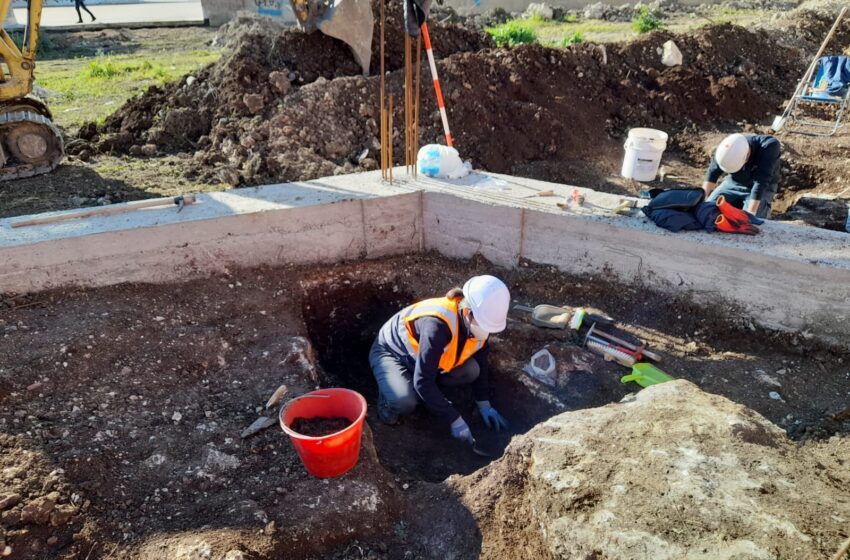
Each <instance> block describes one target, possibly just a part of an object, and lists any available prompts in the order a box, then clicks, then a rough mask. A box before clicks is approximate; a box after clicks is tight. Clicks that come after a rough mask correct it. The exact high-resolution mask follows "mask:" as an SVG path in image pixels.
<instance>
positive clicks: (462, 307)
mask: <svg viewBox="0 0 850 560" xmlns="http://www.w3.org/2000/svg"><path fill="white" fill-rule="evenodd" d="M509 307H510V293H509V292H508V288H507V286H505V284H504V283H503V282H502V281H501V280H499V279H498V278H495V277H494V276H475V277H473V278H471V279H469V281H467V282H466V284H464V286H463V289H460V288H453V289H451V290H449V292H448V293H447V294H446V296H445V297H441V298H433V299H426V300H424V301H421V302H419V303H416V304H413V305H411V306H409V307H406V308H405V309H402V310H401V311H399V312H398V313H396V314H395V315H393V316H392V318H390V320H389V321H387V322H386V323H385V324H384V326H383V327H382V328H381V330H380V332H379V333H378V336H377V338H376V339H375V342H374V344H372V350H371V351H370V353H369V363H370V365H371V366H372V373H373V374H374V375H375V380H376V381H377V382H378V391H379V396H378V417H379V418H380V419H381V420H382V421H383V422H385V423H387V424H395V423H396V422H398V417H399V416H401V415H405V414H410V413H411V412H413V409H414V408H416V405H417V404H418V403H419V402H420V401H421V402H424V403H425V406H426V407H427V408H428V410H429V411H431V413H433V414H434V415H435V416H436V417H437V419H438V420H440V421H442V422H444V423H445V425H446V426H451V433H452V436H454V437H455V438H456V439H458V440H461V441H465V442H467V443H469V444H474V443H475V440H474V438H473V437H472V432H471V431H470V429H469V426H468V425H467V423H466V422H465V421H464V419H463V417H461V415H460V414H459V413H458V411H457V410H455V408H454V406H452V403H451V402H449V401H448V400H447V399H446V397H445V396H444V395H443V393H442V391H440V387H449V386H456V385H466V384H471V385H472V393H473V396H474V397H475V401H476V403H477V404H478V409H479V411H480V412H481V417H482V419H483V420H484V423H485V424H487V426H488V427H490V428H492V429H494V430H497V431H500V430H502V429H503V428H507V427H508V422H507V421H506V420H505V418H504V417H503V416H502V415H501V414H499V412H498V411H496V409H495V408H493V407H492V406H490V401H489V391H490V385H489V382H488V365H487V355H488V353H489V346H487V345H486V341H487V337H488V336H489V335H490V334H491V333H498V332H502V331H503V330H505V324H506V322H507V315H508V308H509Z"/></svg>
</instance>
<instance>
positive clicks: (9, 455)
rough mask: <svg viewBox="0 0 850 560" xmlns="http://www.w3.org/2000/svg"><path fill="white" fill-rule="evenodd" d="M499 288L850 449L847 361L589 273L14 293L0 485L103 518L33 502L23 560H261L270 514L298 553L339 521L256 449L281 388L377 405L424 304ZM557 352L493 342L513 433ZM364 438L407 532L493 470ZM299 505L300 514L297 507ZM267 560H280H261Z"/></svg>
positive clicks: (289, 471)
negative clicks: (40, 512) (197, 545)
mask: <svg viewBox="0 0 850 560" xmlns="http://www.w3.org/2000/svg"><path fill="white" fill-rule="evenodd" d="M435 271H439V273H435ZM483 273H495V274H497V275H499V276H501V277H503V279H505V281H506V282H507V283H508V285H509V286H510V287H511V290H512V296H513V299H514V300H515V301H516V302H517V303H522V304H525V305H533V304H537V303H554V304H562V305H571V306H578V305H585V306H592V307H595V308H598V309H600V310H602V311H604V312H606V313H607V314H609V315H611V316H613V317H614V318H615V319H616V320H617V321H618V326H619V327H620V329H621V330H622V331H624V332H625V333H627V334H629V335H632V336H636V337H639V338H641V339H642V340H644V341H646V342H647V344H648V345H649V346H650V347H651V348H653V349H654V350H657V351H658V352H659V353H661V354H662V355H663V358H664V361H663V366H662V367H663V368H664V369H665V371H667V372H668V373H670V374H671V375H673V376H675V377H682V378H686V379H688V380H690V381H692V382H694V383H696V384H697V385H699V386H700V387H701V388H703V389H704V390H706V391H708V392H713V393H718V394H721V395H724V396H726V397H728V398H730V399H732V400H734V401H736V402H740V403H743V404H745V405H747V406H749V407H751V408H753V409H754V410H756V411H757V412H759V413H761V414H762V415H764V416H765V417H767V418H768V419H769V420H771V421H773V422H774V423H776V424H777V425H779V426H780V427H782V428H784V429H785V430H786V431H787V432H788V434H789V435H790V436H791V437H792V438H794V439H797V440H799V441H800V445H818V442H819V441H823V439H824V438H829V437H831V436H833V435H837V436H838V437H842V438H844V437H847V434H850V421H848V420H850V414H848V413H847V410H846V406H847V395H848V392H850V365H848V364H849V363H850V360H849V359H848V358H850V356H848V355H847V353H846V351H841V350H837V349H834V348H829V347H824V346H822V345H819V344H818V343H816V342H814V341H811V340H808V339H806V338H805V337H804V336H802V335H791V334H777V333H771V332H767V331H763V330H761V329H759V328H758V327H756V326H754V325H753V324H752V323H751V322H749V321H748V320H747V319H746V317H743V316H741V315H740V314H739V313H738V312H737V310H736V309H734V308H733V307H732V306H727V305H723V304H721V303H715V305H713V306H711V307H704V306H700V305H698V304H696V303H694V302H693V301H692V300H691V299H690V297H688V296H687V295H683V296H680V297H671V296H666V295H664V294H659V293H655V292H653V291H652V290H650V289H648V288H646V287H645V286H641V285H639V284H634V285H624V284H621V283H617V282H612V281H610V279H606V278H604V277H603V275H596V276H581V277H577V276H570V275H566V274H563V273H560V272H558V271H557V270H554V269H552V268H550V267H541V266H534V265H527V266H526V265H523V266H520V267H519V268H517V269H514V270H504V269H499V268H498V267H494V266H493V265H492V264H491V263H489V262H487V261H486V260H484V259H480V258H476V259H473V260H471V261H457V260H451V259H447V258H444V257H441V256H438V255H435V254H424V255H409V256H403V257H394V258H388V259H381V260H377V261H369V262H365V263H362V262H353V263H342V264H338V265H334V266H330V267H327V266H325V267H307V268H268V269H254V270H236V271H231V272H230V273H228V274H226V275H222V276H216V277H213V278H207V279H199V280H192V281H188V282H184V283H179V284H173V285H135V284H128V285H119V286H112V287H106V288H98V289H66V290H56V291H52V292H44V293H40V294H33V295H30V296H25V297H12V296H6V297H4V298H3V300H2V301H3V302H6V305H4V308H3V309H2V310H0V451H2V452H0V487H4V488H6V489H7V491H9V492H15V493H18V494H19V495H20V496H21V497H22V498H21V499H22V503H26V502H28V501H31V500H34V499H37V498H39V497H44V496H47V495H48V494H50V492H51V491H58V492H59V493H60V494H61V496H62V500H70V499H71V497H72V496H73V495H74V494H77V495H79V496H82V497H83V498H82V499H83V502H85V503H83V504H82V505H80V504H79V502H73V503H74V504H77V507H78V509H77V510H76V511H77V513H76V516H75V518H74V520H73V521H72V522H70V523H69V524H68V525H67V526H63V527H59V528H49V527H36V526H29V525H26V524H25V523H23V522H22V521H20V520H16V519H15V518H14V516H10V515H8V514H9V513H10V512H14V511H17V509H19V508H20V505H19V506H18V507H17V508H13V509H12V510H9V511H6V512H4V515H3V518H2V519H0V526H2V529H3V531H4V532H5V537H4V538H5V539H6V542H7V543H8V544H10V545H12V546H14V547H15V549H16V550H19V551H20V550H26V551H30V553H29V554H23V555H22V556H21V557H22V558H74V557H83V558H85V557H86V556H87V555H88V554H89V553H90V552H91V558H98V557H106V555H107V554H108V553H109V551H110V550H111V549H112V548H116V549H117V550H118V552H116V556H115V557H127V558H133V557H136V556H134V555H133V554H134V551H136V550H137V548H134V547H139V546H141V545H140V544H139V543H143V542H146V541H147V540H148V539H150V538H152V535H156V534H166V535H176V534H181V535H187V534H188V535H200V534H201V533H203V532H204V531H209V530H210V529H209V528H210V527H212V528H213V530H217V531H220V532H222V533H221V535H222V536H221V539H224V540H226V541H227V542H232V543H233V545H234V546H237V545H239V546H244V547H247V548H253V549H254V550H261V549H262V546H265V545H263V543H261V542H260V540H259V539H261V537H260V536H257V532H256V530H257V529H260V530H262V528H263V525H264V523H267V522H268V521H267V520H266V521H263V520H262V519H260V518H258V517H256V516H255V515H254V514H255V513H256V512H257V511H259V510H262V511H263V512H265V514H267V519H276V520H277V521H278V526H279V527H281V530H279V531H278V535H279V536H277V537H268V536H263V537H262V538H266V539H269V538H272V539H274V538H277V539H285V538H287V537H285V536H284V533H283V532H282V530H283V529H284V528H285V527H286V524H287V523H290V522H297V520H298V519H303V518H304V516H306V515H313V516H315V515H319V517H317V518H315V519H317V520H318V521H317V522H319V523H320V524H321V523H322V521H321V520H323V519H325V518H323V517H321V515H322V512H318V513H317V512H316V510H314V509H309V508H307V509H305V507H306V506H305V505H304V504H305V503H307V502H309V500H303V499H300V498H299V496H301V494H299V492H307V491H308V490H309V489H311V488H314V486H311V484H315V481H311V479H310V477H309V475H307V474H306V472H304V469H303V466H301V464H300V462H299V460H298V458H297V457H296V455H295V453H294V451H293V449H292V446H291V444H290V443H289V441H288V440H287V439H286V438H285V437H284V436H283V434H282V433H281V432H280V430H279V429H277V428H271V429H269V430H266V431H265V432H262V433H260V434H258V435H256V436H253V437H252V438H249V439H246V440H244V441H240V439H239V437H238V434H239V432H240V431H241V430H242V429H244V428H245V427H246V426H248V425H249V424H250V423H251V422H253V421H254V420H255V419H256V417H257V415H258V414H260V413H261V404H262V403H265V400H266V399H268V397H269V395H270V392H271V391H273V390H274V388H276V387H277V386H278V385H279V384H280V382H281V379H282V376H283V377H284V378H286V379H284V381H286V382H287V383H291V384H292V386H293V387H294V388H295V389H297V390H298V391H307V390H310V389H312V388H313V387H314V386H316V385H318V386H332V385H337V386H339V385H342V386H347V387H351V388H354V389H357V390H360V391H361V392H362V393H363V394H364V395H365V396H366V397H367V400H368V402H369V403H370V405H374V402H375V386H374V381H373V379H372V376H371V373H370V371H369V369H368V366H367V364H366V352H367V350H368V347H369V345H370V344H371V342H372V340H373V337H374V335H375V332H376V331H377V329H378V328H379V327H380V325H381V324H382V323H383V322H384V321H385V320H386V319H387V318H388V317H389V316H391V315H392V314H393V313H395V312H396V311H397V310H398V309H400V308H402V307H403V306H405V305H407V304H409V303H410V302H411V301H415V300H416V299H419V298H424V297H433V296H435V295H439V294H441V293H445V291H446V290H447V289H448V288H450V287H451V286H454V285H462V284H463V282H464V281H465V280H466V279H467V278H468V277H469V276H471V275H474V274H483ZM9 302H11V304H9ZM660 302H663V305H661V304H660ZM305 335H306V337H307V338H309V340H310V342H311V344H312V347H313V349H314V351H315V354H316V355H317V356H318V362H319V364H320V368H319V371H318V374H317V376H316V377H315V378H310V379H307V378H305V377H304V374H303V371H304V370H303V369H299V368H296V367H295V365H297V364H292V363H290V362H291V356H295V355H297V353H295V354H293V351H292V348H293V344H295V343H296V342H297V341H304V340H305V338H304V337H305ZM545 344H549V345H550V347H552V348H560V349H564V348H574V345H573V344H572V341H571V340H569V339H568V338H567V337H565V336H564V335H563V333H558V332H554V331H543V330H540V329H536V328H535V327H533V326H531V325H530V324H529V323H528V319H527V317H525V316H521V315H517V316H514V315H513V314H512V315H511V317H510V320H509V329H508V331H507V332H506V335H505V336H502V337H500V338H499V339H498V340H494V341H493V354H494V355H493V358H494V360H493V361H494V364H496V365H495V367H494V370H495V371H494V372H493V378H494V389H495V395H494V403H495V404H496V405H497V406H498V407H500V408H501V409H502V411H503V412H504V413H505V415H506V416H507V417H508V418H509V420H511V422H512V424H513V432H512V433H521V432H524V431H526V430H527V429H529V428H531V427H532V426H533V425H535V424H536V423H537V422H539V421H541V420H542V419H544V418H546V417H547V416H549V415H551V414H552V413H553V411H552V410H550V409H548V408H547V407H546V406H543V405H542V404H541V402H540V401H539V400H537V398H536V397H534V396H533V395H531V393H530V392H529V391H528V389H527V388H526V386H525V384H523V383H520V382H519V380H520V379H522V377H521V376H522V375H524V374H521V373H519V370H520V369H521V367H522V365H523V364H524V362H525V361H527V360H528V358H529V357H530V356H531V355H532V354H533V353H534V352H535V351H536V350H538V349H540V348H541V347H542V346H543V345H545ZM496 358H498V359H496ZM622 373H624V370H623V368H621V367H619V366H617V365H616V364H610V363H603V364H601V366H600V368H599V370H598V372H597V374H598V375H597V376H598V377H599V378H605V379H609V380H614V384H613V385H611V387H612V391H611V393H610V394H607V393H603V397H602V398H600V400H599V401H597V402H593V403H581V402H572V401H571V402H568V403H567V404H568V406H567V409H580V408H586V407H588V406H598V405H601V404H605V403H606V402H612V401H616V400H619V399H620V398H621V396H622V395H624V394H625V393H627V392H629V391H632V390H636V389H633V388H629V387H627V386H620V385H619V382H618V381H617V379H618V378H619V375H622ZM287 376H288V377H287ZM593 389H594V390H597V391H598V389H599V388H598V387H594V388H593ZM771 392H776V393H778V394H779V395H780V396H781V400H776V399H773V398H771V396H770V393H771ZM449 396H450V398H451V399H452V400H453V401H454V402H455V403H456V405H457V406H458V407H459V408H460V410H461V412H462V413H463V414H464V416H465V417H466V418H467V419H468V420H470V421H471V424H472V427H473V430H475V431H476V435H479V437H482V438H483V437H493V438H494V442H493V443H494V444H495V445H499V444H501V445H504V444H506V443H507V442H508V440H509V436H508V435H502V436H498V437H497V436H495V435H494V434H492V433H491V432H489V431H487V430H485V429H484V428H483V426H482V425H481V422H480V419H479V418H477V416H476V414H475V412H474V409H475V407H474V403H472V399H471V397H470V395H469V394H468V393H467V392H466V391H463V390H461V391H455V392H452V393H451V394H450V395H449ZM371 408H374V406H372V407H371ZM367 421H368V424H369V425H370V427H371V429H372V431H373V435H374V441H375V448H376V450H377V460H378V461H379V462H380V463H381V465H382V467H383V468H381V469H375V471H376V473H377V474H376V473H371V472H370V473H366V472H364V471H363V470H362V469H360V470H359V471H358V472H357V473H356V476H365V477H366V479H367V480H370V481H375V480H377V481H383V482H381V484H385V483H387V482H386V480H385V479H386V476H387V474H388V475H389V478H390V479H391V480H393V481H394V482H392V484H393V485H395V486H396V487H397V488H401V487H402V486H410V490H409V491H408V490H405V491H404V492H400V493H399V496H400V499H401V500H402V502H403V507H402V508H401V510H395V513H393V515H395V516H398V517H395V518H394V522H397V524H398V525H400V524H401V523H402V521H404V519H405V515H409V513H404V510H405V508H408V507H410V506H411V505H415V503H416V502H421V501H424V500H425V499H428V498H431V497H433V495H434V493H438V492H443V491H445V485H443V484H440V483H439V481H441V480H443V479H445V477H446V476H449V475H452V474H465V473H470V472H472V471H474V470H476V469H478V468H480V467H482V466H483V465H485V464H486V463H487V460H486V459H483V458H479V457H477V456H474V455H471V454H470V453H469V451H468V449H466V448H465V446H463V445H461V444H457V443H456V442H454V441H453V440H452V439H451V438H450V437H449V436H448V434H447V433H446V432H445V431H444V430H442V429H441V428H440V427H437V426H434V424H433V422H432V420H431V419H430V418H429V416H428V415H427V412H426V411H424V410H419V411H417V412H416V413H415V414H414V415H413V416H412V417H411V418H409V419H406V420H405V421H404V422H403V423H402V425H400V426H395V427H389V426H384V425H382V424H381V423H380V422H378V421H377V419H376V418H375V417H374V415H373V413H370V416H369V418H368V420H367ZM222 460H223V461H224V463H222V464H221V465H219V467H220V468H219V470H218V471H216V472H215V476H198V473H199V471H198V469H199V468H201V470H204V469H206V470H209V468H210V467H209V465H210V463H211V462H212V463H221V461H222ZM228 462H232V463H233V464H234V465H235V466H232V467H231V466H230V465H229V463H228ZM373 464H374V463H369V465H373ZM369 468H371V466H370V467H369ZM384 469H386V471H384ZM382 473H385V474H382ZM352 480H358V479H357V478H355V479H352ZM320 488H321V487H320ZM311 491H312V490H311ZM293 500H295V501H293ZM63 503H71V502H70V501H69V502H63ZM440 503H441V504H444V503H446V502H440ZM293 505H295V506H298V508H301V509H297V508H296V509H295V510H292V511H290V509H288V508H291V507H293ZM237 506H238V507H237ZM243 506H244V507H243ZM461 509H462V508H461ZM261 517H262V516H261ZM473 525H474V524H473ZM234 527H249V528H251V527H253V528H254V533H252V534H251V535H253V536H251V535H249V536H247V537H246V536H245V533H240V536H239V537H238V538H237V537H233V536H232V535H231V533H230V532H228V531H231V530H232V529H233V528H234ZM396 528H398V527H396ZM396 528H391V529H390V530H389V532H387V531H384V532H383V533H379V534H377V535H376V534H375V533H374V532H373V533H371V534H369V533H362V534H350V535H346V536H345V540H343V541H339V540H336V541H334V540H333V539H332V538H330V537H332V536H333V535H332V534H329V535H324V534H319V536H318V537H317V538H318V539H319V540H320V541H321V542H318V543H316V544H315V548H313V549H311V550H313V552H309V551H305V550H306V549H304V548H302V549H301V552H299V553H298V554H297V555H295V556H293V557H300V558H307V557H310V558H312V557H322V558H359V557H360V556H356V555H352V554H359V552H356V553H355V552H351V551H349V553H346V552H345V550H346V549H347V548H348V546H349V543H350V542H353V541H354V540H358V541H359V542H360V544H359V545H358V546H359V547H360V548H356V547H355V548H353V549H351V550H358V551H359V550H360V549H363V550H373V551H377V552H376V553H377V554H378V557H381V558H384V557H386V558H396V557H398V558H403V557H405V552H407V551H410V550H413V548H411V547H412V546H413V545H412V544H411V543H412V541H414V540H415V539H416V536H410V535H409V534H407V533H403V531H401V529H399V531H401V532H399V531H396ZM394 531H395V532H394ZM225 532H226V534H225ZM396 532H399V534H398V535H396ZM390 533H392V534H390ZM393 535H395V536H393ZM50 537H56V539H55V540H50ZM337 538H342V537H337ZM228 539H229V540H228ZM50 542H52V544H50ZM301 542H302V547H305V546H307V544H306V543H303V540H302V541H301ZM364 543H367V544H364ZM291 544H292V543H283V544H279V545H275V546H291ZM373 545H374V546H373ZM310 546H313V543H310ZM387 547H389V548H387ZM384 548H387V550H388V551H389V552H383V551H382V550H383V549H384ZM92 551H94V552H92ZM328 551H330V552H328ZM326 553H327V554H330V556H328V555H327V554H326ZM331 553H332V554H331ZM16 554H17V553H16ZM316 555H318V556H316ZM265 557H274V556H273V555H270V554H267V555H263V554H260V556H258V558H265ZM464 557H466V556H464ZM471 557H474V556H471Z"/></svg>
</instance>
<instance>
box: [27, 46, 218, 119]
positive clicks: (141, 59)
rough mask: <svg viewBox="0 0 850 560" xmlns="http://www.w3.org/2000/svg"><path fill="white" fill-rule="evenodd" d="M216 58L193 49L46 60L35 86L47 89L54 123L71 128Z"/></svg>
mask: <svg viewBox="0 0 850 560" xmlns="http://www.w3.org/2000/svg"><path fill="white" fill-rule="evenodd" d="M218 58H219V53H217V52H210V51H205V50H195V51H191V52H181V53H169V54H160V53H156V54H151V53H140V54H132V55H115V56H99V57H94V58H92V57H88V58H73V59H65V60H55V61H45V62H40V63H39V64H38V66H37V68H36V84H37V85H39V86H41V87H42V88H44V89H46V90H47V92H48V98H47V103H48V105H49V106H50V109H51V111H52V112H53V117H54V120H55V121H56V123H57V124H59V125H60V126H63V127H65V128H73V127H75V126H79V125H80V124H82V123H83V122H86V121H102V120H103V119H105V118H106V116H108V115H109V114H110V113H112V112H113V111H115V109H117V108H118V107H119V106H120V105H121V104H122V103H123V102H124V101H126V100H127V99H129V98H130V97H132V96H133V95H136V94H138V93H140V92H142V91H144V90H145V89H147V88H148V87H150V86H152V85H162V84H164V83H166V82H169V81H172V80H176V79H178V78H180V77H181V76H183V75H184V74H188V73H191V72H195V71H197V70H198V69H199V68H201V67H203V66H205V65H207V64H209V63H211V62H214V61H215V60H217V59H218Z"/></svg>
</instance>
